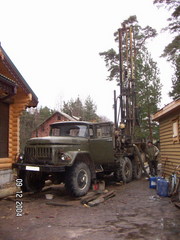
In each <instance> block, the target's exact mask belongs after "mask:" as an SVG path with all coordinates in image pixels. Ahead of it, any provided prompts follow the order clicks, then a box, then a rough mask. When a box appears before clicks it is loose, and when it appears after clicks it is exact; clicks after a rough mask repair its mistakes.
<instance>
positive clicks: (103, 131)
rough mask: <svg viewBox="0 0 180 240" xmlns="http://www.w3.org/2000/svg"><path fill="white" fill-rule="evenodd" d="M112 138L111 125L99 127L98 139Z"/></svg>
mask: <svg viewBox="0 0 180 240" xmlns="http://www.w3.org/2000/svg"><path fill="white" fill-rule="evenodd" d="M106 137H111V127H110V125H103V126H97V138H106Z"/></svg>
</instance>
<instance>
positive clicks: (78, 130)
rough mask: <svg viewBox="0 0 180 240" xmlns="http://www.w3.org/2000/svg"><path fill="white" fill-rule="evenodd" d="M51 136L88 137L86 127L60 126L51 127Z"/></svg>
mask: <svg viewBox="0 0 180 240" xmlns="http://www.w3.org/2000/svg"><path fill="white" fill-rule="evenodd" d="M50 135H51V136H69V137H88V128H87V126H86V125H77V124H59V125H52V126H51V133H50Z"/></svg>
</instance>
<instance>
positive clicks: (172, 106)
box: [152, 98, 180, 121]
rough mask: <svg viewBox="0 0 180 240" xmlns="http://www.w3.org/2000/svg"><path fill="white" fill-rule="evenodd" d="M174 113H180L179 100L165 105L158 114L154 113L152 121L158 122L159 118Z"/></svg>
mask: <svg viewBox="0 0 180 240" xmlns="http://www.w3.org/2000/svg"><path fill="white" fill-rule="evenodd" d="M175 111H180V98H178V99H176V100H174V101H173V102H171V103H169V104H167V105H166V106H165V107H163V108H162V109H160V110H159V111H158V112H156V113H155V114H154V115H153V117H152V120H153V121H159V120H160V119H161V118H164V117H165V116H167V115H168V114H170V113H173V112H175Z"/></svg>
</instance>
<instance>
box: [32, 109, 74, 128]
mask: <svg viewBox="0 0 180 240" xmlns="http://www.w3.org/2000/svg"><path fill="white" fill-rule="evenodd" d="M57 114H58V115H62V116H64V117H65V118H67V119H68V120H69V121H75V120H76V119H75V118H73V117H71V116H69V115H68V114H66V113H63V112H58V111H57V112H55V113H53V114H52V115H51V116H50V117H48V118H47V119H46V120H45V121H44V122H42V123H41V124H40V125H39V126H38V127H37V128H36V129H38V128H40V127H41V126H42V125H44V124H45V123H46V122H48V121H49V120H50V119H51V118H52V117H54V115H57Z"/></svg>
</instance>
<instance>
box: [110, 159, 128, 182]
mask: <svg viewBox="0 0 180 240" xmlns="http://www.w3.org/2000/svg"><path fill="white" fill-rule="evenodd" d="M114 176H115V179H116V181H123V182H125V183H128V182H130V181H131V180H132V163H131V160H130V159H129V158H127V157H124V158H121V159H120V160H119V163H118V167H117V170H116V171H115V172H114Z"/></svg>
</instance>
